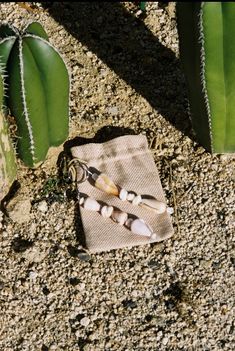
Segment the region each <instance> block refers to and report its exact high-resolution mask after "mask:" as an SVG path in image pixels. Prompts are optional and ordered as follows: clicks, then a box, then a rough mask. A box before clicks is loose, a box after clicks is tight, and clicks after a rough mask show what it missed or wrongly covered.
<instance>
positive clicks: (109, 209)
mask: <svg viewBox="0 0 235 351" xmlns="http://www.w3.org/2000/svg"><path fill="white" fill-rule="evenodd" d="M100 212H101V215H102V216H103V217H104V218H109V217H110V216H111V214H112V213H113V207H112V206H106V205H105V206H103V207H102V208H101V211H100Z"/></svg>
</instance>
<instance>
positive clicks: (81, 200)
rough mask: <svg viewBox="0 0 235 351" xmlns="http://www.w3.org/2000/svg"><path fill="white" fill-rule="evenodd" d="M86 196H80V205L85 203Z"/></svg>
mask: <svg viewBox="0 0 235 351" xmlns="http://www.w3.org/2000/svg"><path fill="white" fill-rule="evenodd" d="M84 200H85V199H84V197H80V199H79V205H82V204H83V203H84Z"/></svg>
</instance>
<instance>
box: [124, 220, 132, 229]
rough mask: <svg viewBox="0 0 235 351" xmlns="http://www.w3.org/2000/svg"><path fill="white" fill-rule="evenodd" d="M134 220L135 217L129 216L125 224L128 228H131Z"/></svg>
mask: <svg viewBox="0 0 235 351" xmlns="http://www.w3.org/2000/svg"><path fill="white" fill-rule="evenodd" d="M132 222H133V219H132V218H128V219H127V220H126V222H125V225H126V226H127V228H130V227H131V223H132Z"/></svg>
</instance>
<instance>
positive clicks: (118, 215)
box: [112, 210, 128, 225]
mask: <svg viewBox="0 0 235 351" xmlns="http://www.w3.org/2000/svg"><path fill="white" fill-rule="evenodd" d="M127 218H128V215H127V213H126V212H122V211H118V210H115V211H113V213H112V219H113V220H114V221H115V222H117V223H118V224H120V225H124V223H125V222H126V220H127Z"/></svg>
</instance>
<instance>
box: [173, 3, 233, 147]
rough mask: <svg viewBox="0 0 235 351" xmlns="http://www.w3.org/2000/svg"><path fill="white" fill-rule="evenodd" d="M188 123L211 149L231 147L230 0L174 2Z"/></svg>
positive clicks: (231, 49)
mask: <svg viewBox="0 0 235 351" xmlns="http://www.w3.org/2000/svg"><path fill="white" fill-rule="evenodd" d="M176 14H177V22H178V33H179V46H180V57H181V60H182V64H183V69H184V72H185V76H186V81H187V85H188V91H189V102H190V108H191V118H192V125H193V129H194V131H195V133H196V136H197V138H198V141H199V142H200V143H201V144H202V145H203V146H204V147H205V148H206V149H207V150H208V151H210V152H212V153H226V152H228V153H230V152H234V151H235V132H234V131H235V3H232V2H231V3H229V2H225V3H223V2H211V3H210V2H204V3H203V2H190V3H189V2H182V3H181V2H178V3H177V4H176Z"/></svg>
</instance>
